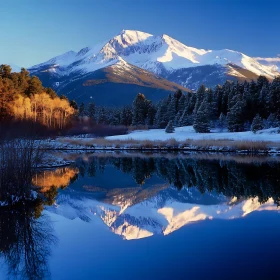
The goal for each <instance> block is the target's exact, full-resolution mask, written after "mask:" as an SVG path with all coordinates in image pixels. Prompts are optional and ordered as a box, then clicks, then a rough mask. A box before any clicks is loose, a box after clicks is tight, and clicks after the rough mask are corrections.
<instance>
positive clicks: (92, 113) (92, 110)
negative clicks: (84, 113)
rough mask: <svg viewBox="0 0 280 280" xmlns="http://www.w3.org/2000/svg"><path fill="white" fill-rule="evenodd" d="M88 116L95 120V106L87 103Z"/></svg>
mask: <svg viewBox="0 0 280 280" xmlns="http://www.w3.org/2000/svg"><path fill="white" fill-rule="evenodd" d="M88 116H89V117H90V118H91V119H92V120H94V118H95V104H94V103H89V104H88Z"/></svg>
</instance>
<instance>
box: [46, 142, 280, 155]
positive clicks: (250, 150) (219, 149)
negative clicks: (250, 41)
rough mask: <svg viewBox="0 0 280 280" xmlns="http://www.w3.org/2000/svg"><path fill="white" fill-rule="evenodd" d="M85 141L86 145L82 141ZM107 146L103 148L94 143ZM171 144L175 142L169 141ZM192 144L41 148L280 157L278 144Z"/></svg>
mask: <svg viewBox="0 0 280 280" xmlns="http://www.w3.org/2000/svg"><path fill="white" fill-rule="evenodd" d="M85 140H86V141H85ZM102 141H104V142H106V144H104V145H100V144H97V143H96V142H102ZM172 142H174V141H172ZM190 142H191V143H181V142H176V143H173V145H171V143H169V141H148V140H144V141H136V140H128V141H125V140H106V139H99V138H97V139H82V140H77V139H75V140H73V139H67V138H62V139H58V140H52V141H51V142H47V143H44V144H43V145H41V149H43V150H45V151H84V152H93V151H116V152H117V151H140V152H199V153H201V152H205V153H209V152H211V153H213V152H214V153H230V154H261V155H280V143H271V142H261V141H259V142H256V141H232V140H212V141H211V144H208V142H209V141H208V140H205V141H203V140H190Z"/></svg>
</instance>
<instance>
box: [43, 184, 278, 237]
mask: <svg viewBox="0 0 280 280" xmlns="http://www.w3.org/2000/svg"><path fill="white" fill-rule="evenodd" d="M124 191H125V190H124ZM133 196H134V195H133ZM210 197H211V199H212V202H211V203H209V198H210ZM207 199H208V202H207ZM136 201H137V203H136V204H131V203H130V202H129V201H126V200H125V199H124V197H123V194H122V193H121V192H118V194H117V195H114V196H113V198H112V200H111V202H110V201H108V200H106V201H98V200H97V199H93V198H89V197H86V196H85V197H75V195H74V193H73V192H69V194H68V195H62V194H60V195H59V196H58V198H57V204H56V205H55V206H51V207H48V208H47V210H48V211H50V212H54V213H56V214H58V215H62V216H64V217H66V218H69V219H75V218H80V219H82V220H84V221H85V222H89V221H90V220H92V219H96V218H97V219H101V220H102V221H103V222H104V224H105V225H106V226H107V227H108V228H109V229H110V230H111V231H112V232H113V233H115V234H117V235H120V236H122V237H123V238H124V239H126V240H131V239H140V238H146V237H149V236H152V235H155V234H163V235H168V234H171V233H172V232H174V231H176V230H178V229H180V228H182V227H183V226H186V225H188V224H191V223H193V222H199V221H204V220H213V219H224V220H230V219H239V218H243V217H245V216H247V215H248V214H250V213H252V212H254V211H264V210H266V211H276V212H279V209H278V208H277V206H276V205H275V204H274V201H273V199H272V198H271V199H269V200H268V201H267V202H266V203H264V204H260V202H259V201H258V197H255V198H253V199H252V198H250V199H247V200H240V199H239V200H238V199H237V198H236V197H232V198H230V197H225V196H223V195H219V194H215V193H210V192H205V193H204V194H203V195H201V194H200V193H199V192H198V190H196V189H195V188H192V189H183V190H181V191H180V196H179V197H176V196H174V193H173V192H172V189H166V190H162V191H160V192H157V193H154V194H153V195H152V196H150V197H146V198H142V199H141V200H138V199H136Z"/></svg>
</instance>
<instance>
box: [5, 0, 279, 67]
mask: <svg viewBox="0 0 280 280" xmlns="http://www.w3.org/2000/svg"><path fill="white" fill-rule="evenodd" d="M0 4H1V7H0V26H1V28H0V36H1V41H0V63H14V64H17V65H19V66H25V67H28V66H31V65H34V64H36V63H40V62H43V61H46V60H47V59H49V58H51V57H53V56H56V55H59V54H61V53H63V52H66V51H69V50H74V51H78V50H80V49H81V48H83V47H86V46H93V45H95V44H96V43H99V42H102V41H106V40H108V39H110V38H111V37H113V36H114V35H116V34H118V33H119V32H120V31H121V30H122V29H136V30H140V31H145V32H148V33H152V34H156V35H160V34H163V33H165V34H168V35H170V36H171V37H173V38H175V39H178V40H179V41H181V42H183V43H184V44H186V45H188V46H193V47H197V48H205V49H222V48H228V49H233V50H239V51H242V52H244V53H246V54H248V55H250V56H266V57H271V56H276V55H277V54H279V53H280V36H279V31H280V1H279V0H266V1H263V0H261V1H258V0H243V1H241V0H216V1H211V0H193V1H192V0H102V1H101V0H13V1H1V3H0Z"/></svg>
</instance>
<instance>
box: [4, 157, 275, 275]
mask: <svg viewBox="0 0 280 280" xmlns="http://www.w3.org/2000/svg"><path fill="white" fill-rule="evenodd" d="M279 168H280V167H279V163H278V162H277V161H276V162H275V161H274V162H271V161H269V162H267V161H263V160H262V161H259V159H255V160H246V159H242V160H240V159H239V161H237V162H236V161H233V160H228V159H226V160H220V159H216V160H201V159H189V158H186V159H185V158H176V157H171V158H166V157H164V158H160V157H157V158H151V157H150V158H134V157H127V158H113V157H112V158H110V157H106V158H99V157H98V158H97V157H90V158H87V159H86V160H77V163H76V165H75V166H73V167H67V168H62V169H60V170H56V171H50V170H48V171H44V172H40V173H39V174H38V177H37V183H38V182H40V184H41V185H42V187H43V188H44V190H45V192H46V193H48V197H49V200H48V201H47V202H45V203H44V205H40V206H37V207H36V208H35V210H34V209H33V208H32V209H26V208H25V209H23V210H22V209H16V210H14V211H12V212H11V211H2V212H1V213H0V214H1V216H0V224H1V231H0V233H1V234H0V245H1V248H0V250H1V255H2V258H1V266H0V279H65V280H66V279H67V280H68V279H277V277H278V260H277V257H278V254H279V252H280V241H279V237H280V216H279V214H280V213H279V208H278V207H277V205H278V203H279V201H280V200H279V197H280V186H279V185H278V182H279V178H278V177H279V176H280V172H279ZM40 176H41V177H40ZM60 177H61V178H60ZM40 178H44V181H42V180H41V181H40ZM62 179H63V180H62ZM50 182H55V183H50ZM62 182H63V184H62ZM65 182H67V183H65ZM51 184H53V186H50V185H51ZM65 184H66V185H67V186H66V185H65ZM61 187H62V188H61ZM40 207H41V208H42V209H43V211H42V212H40V209H41V208H40ZM42 209H41V210H42ZM34 213H35V214H36V213H37V214H36V215H35V214H34Z"/></svg>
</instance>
